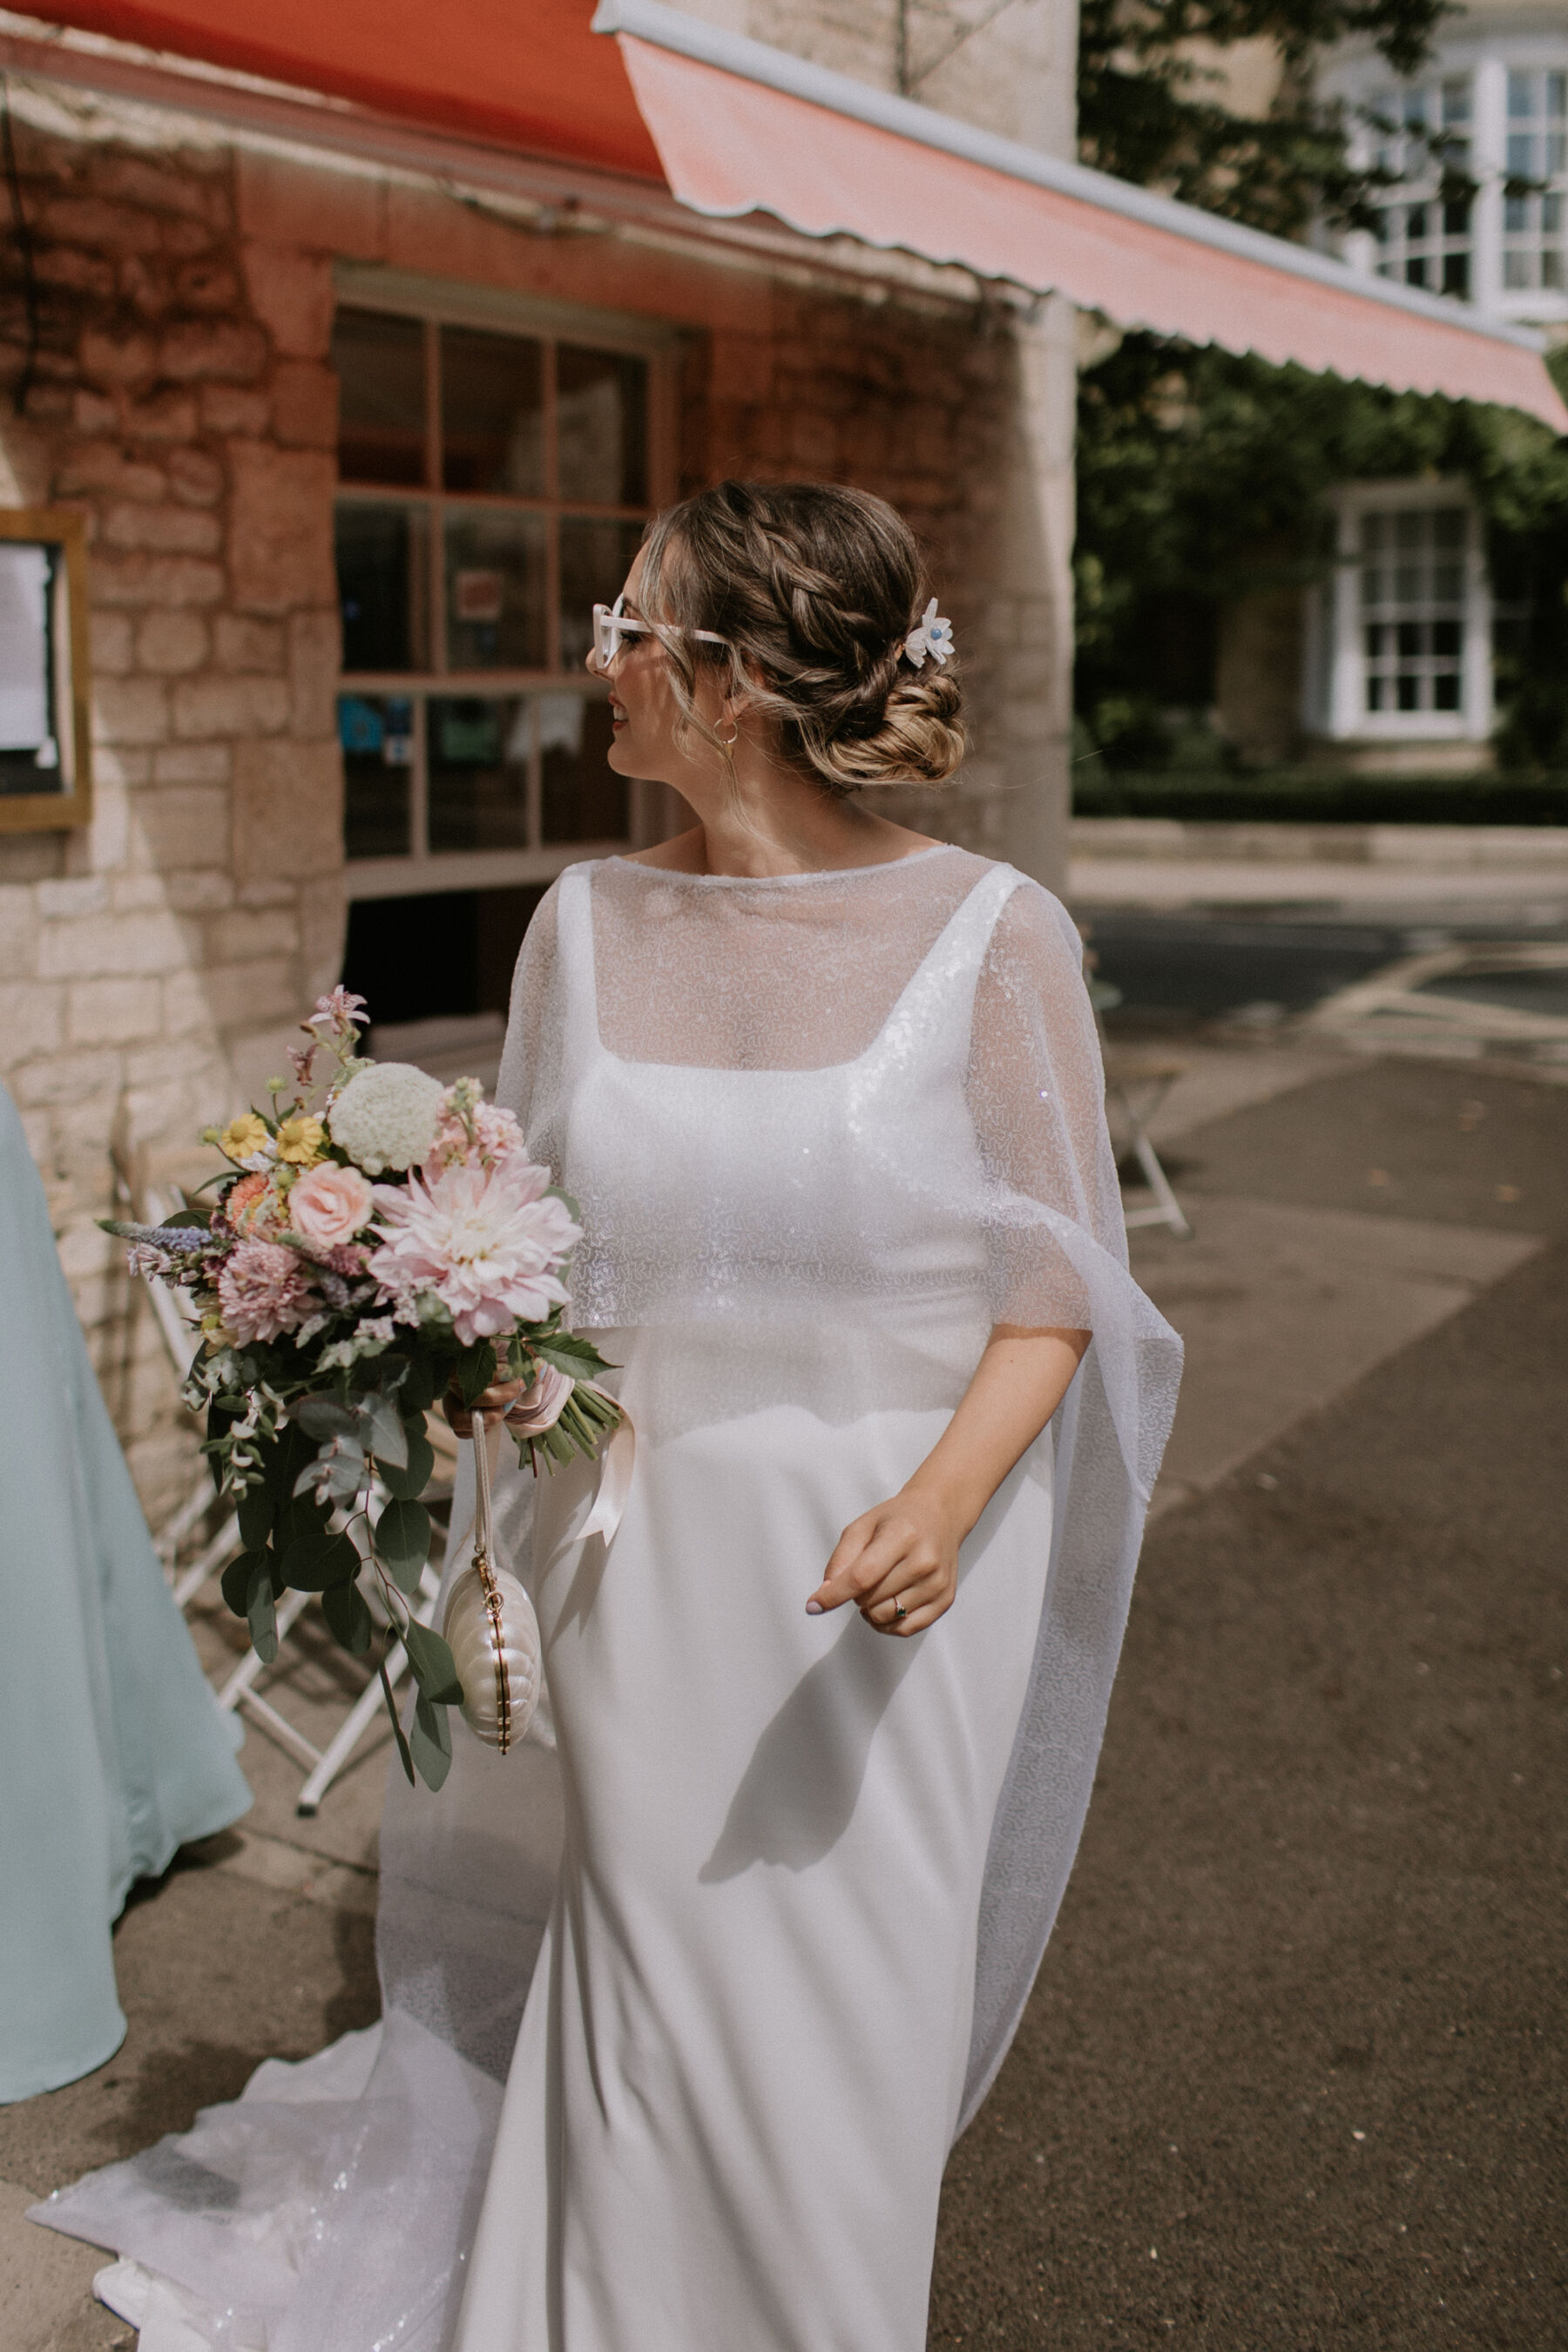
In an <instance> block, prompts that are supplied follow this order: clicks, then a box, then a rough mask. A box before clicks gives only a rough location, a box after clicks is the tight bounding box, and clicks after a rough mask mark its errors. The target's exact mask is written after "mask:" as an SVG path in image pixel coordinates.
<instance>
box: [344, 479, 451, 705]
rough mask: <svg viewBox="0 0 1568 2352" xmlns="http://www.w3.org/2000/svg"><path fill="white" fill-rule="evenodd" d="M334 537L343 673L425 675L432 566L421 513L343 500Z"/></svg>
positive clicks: (414, 508)
mask: <svg viewBox="0 0 1568 2352" xmlns="http://www.w3.org/2000/svg"><path fill="white" fill-rule="evenodd" d="M335 535H336V541H337V562H338V601H339V604H340V605H341V607H342V621H343V667H344V669H345V670H347V671H350V672H353V671H354V670H405V669H424V668H426V667H427V666H428V663H429V658H430V656H429V631H428V629H427V628H426V604H427V594H426V583H427V582H428V579H429V570H430V567H429V563H428V561H427V557H426V548H427V546H428V541H427V539H426V520H425V515H424V512H423V510H422V509H420V508H418V507H395V506H358V505H354V504H352V503H349V502H347V501H344V502H343V503H342V504H340V505H339V507H338V510H337V515H336V534H335Z"/></svg>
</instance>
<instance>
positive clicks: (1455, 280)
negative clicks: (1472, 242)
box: [1443, 253, 1470, 296]
mask: <svg viewBox="0 0 1568 2352" xmlns="http://www.w3.org/2000/svg"><path fill="white" fill-rule="evenodd" d="M1469 290H1470V257H1469V255H1468V253H1447V254H1445V255H1444V257H1443V291H1444V293H1445V294H1458V295H1460V296H1464V295H1467V294H1468V292H1469Z"/></svg>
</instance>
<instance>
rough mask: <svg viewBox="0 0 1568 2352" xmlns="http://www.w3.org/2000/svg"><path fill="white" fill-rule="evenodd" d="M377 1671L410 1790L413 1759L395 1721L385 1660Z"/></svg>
mask: <svg viewBox="0 0 1568 2352" xmlns="http://www.w3.org/2000/svg"><path fill="white" fill-rule="evenodd" d="M377 1671H378V1672H379V1674H380V1675H381V1687H382V1689H383V1690H384V1692H385V1693H386V1711H387V1713H388V1715H389V1716H390V1717H392V1736H393V1738H394V1739H395V1740H396V1742H397V1760H398V1762H399V1763H400V1764H401V1765H402V1767H403V1776H404V1778H405V1780H406V1781H407V1783H408V1785H409V1787H410V1788H411V1789H412V1787H413V1786H414V1759H413V1757H412V1756H411V1755H410V1754H409V1752H408V1742H407V1740H406V1739H405V1738H404V1737H403V1726H402V1724H401V1723H399V1721H398V1719H397V1701H396V1700H395V1698H394V1696H393V1695H392V1685H391V1683H390V1682H389V1680H388V1679H387V1673H386V1660H385V1659H384V1658H383V1660H382V1661H381V1664H380V1666H379V1668H378V1669H377Z"/></svg>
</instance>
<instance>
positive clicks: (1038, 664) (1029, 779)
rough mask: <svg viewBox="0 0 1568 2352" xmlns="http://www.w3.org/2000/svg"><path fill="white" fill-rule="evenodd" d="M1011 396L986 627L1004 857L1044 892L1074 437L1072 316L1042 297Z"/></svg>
mask: <svg viewBox="0 0 1568 2352" xmlns="http://www.w3.org/2000/svg"><path fill="white" fill-rule="evenodd" d="M1013 347H1014V358H1015V368H1016V374H1015V402H1014V411H1013V428H1012V432H1011V434H1010V436H1009V439H1008V444H1007V457H1006V466H1005V478H1004V481H1003V484H1002V489H1001V496H1000V499H999V501H998V509H999V530H998V537H997V564H996V580H995V590H994V597H995V602H994V609H993V619H992V625H991V629H990V631H989V632H988V634H989V635H990V636H991V639H992V642H993V644H994V647H995V654H996V658H997V662H998V680H997V708H996V710H995V714H994V719H993V726H994V741H995V745H996V750H997V751H998V753H999V755H1000V756H999V761H998V765H999V769H1000V785H1001V792H1002V798H1003V822H1002V854H1003V855H1004V856H1005V857H1006V858H1007V859H1008V860H1009V861H1010V862H1011V863H1012V864H1013V865H1015V866H1018V867H1020V868H1021V869H1022V871H1023V872H1024V873H1026V874H1030V875H1033V876H1034V877H1035V879H1036V880H1037V881H1038V882H1043V883H1045V884H1046V885H1047V888H1049V889H1053V890H1058V891H1059V890H1061V889H1063V888H1064V887H1065V885H1066V881H1067V864H1068V819H1069V815H1070V813H1071V769H1070V764H1069V763H1070V761H1071V756H1072V755H1071V743H1072V677H1073V596H1072V585H1073V583H1072V546H1073V531H1074V482H1073V434H1074V418H1075V414H1076V398H1077V384H1078V349H1077V312H1076V310H1074V307H1073V305H1072V304H1071V303H1070V302H1069V301H1068V300H1067V299H1065V298H1064V297H1062V296H1059V295H1049V296H1047V297H1046V298H1045V299H1043V300H1042V301H1041V302H1040V303H1038V304H1037V307H1036V310H1035V311H1034V313H1033V315H1032V316H1029V317H1021V318H1020V319H1019V320H1018V321H1017V323H1016V326H1015V328H1014V330H1013Z"/></svg>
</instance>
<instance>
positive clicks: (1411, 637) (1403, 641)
mask: <svg viewBox="0 0 1568 2352" xmlns="http://www.w3.org/2000/svg"><path fill="white" fill-rule="evenodd" d="M1398 636H1399V658H1400V660H1401V661H1415V659H1416V658H1417V657H1418V656H1419V655H1420V654H1421V653H1422V652H1423V651H1424V650H1425V647H1424V644H1423V640H1424V639H1425V637H1426V630H1425V629H1424V628H1423V627H1422V625H1421V623H1420V622H1419V621H1401V622H1400V624H1399V630H1398Z"/></svg>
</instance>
